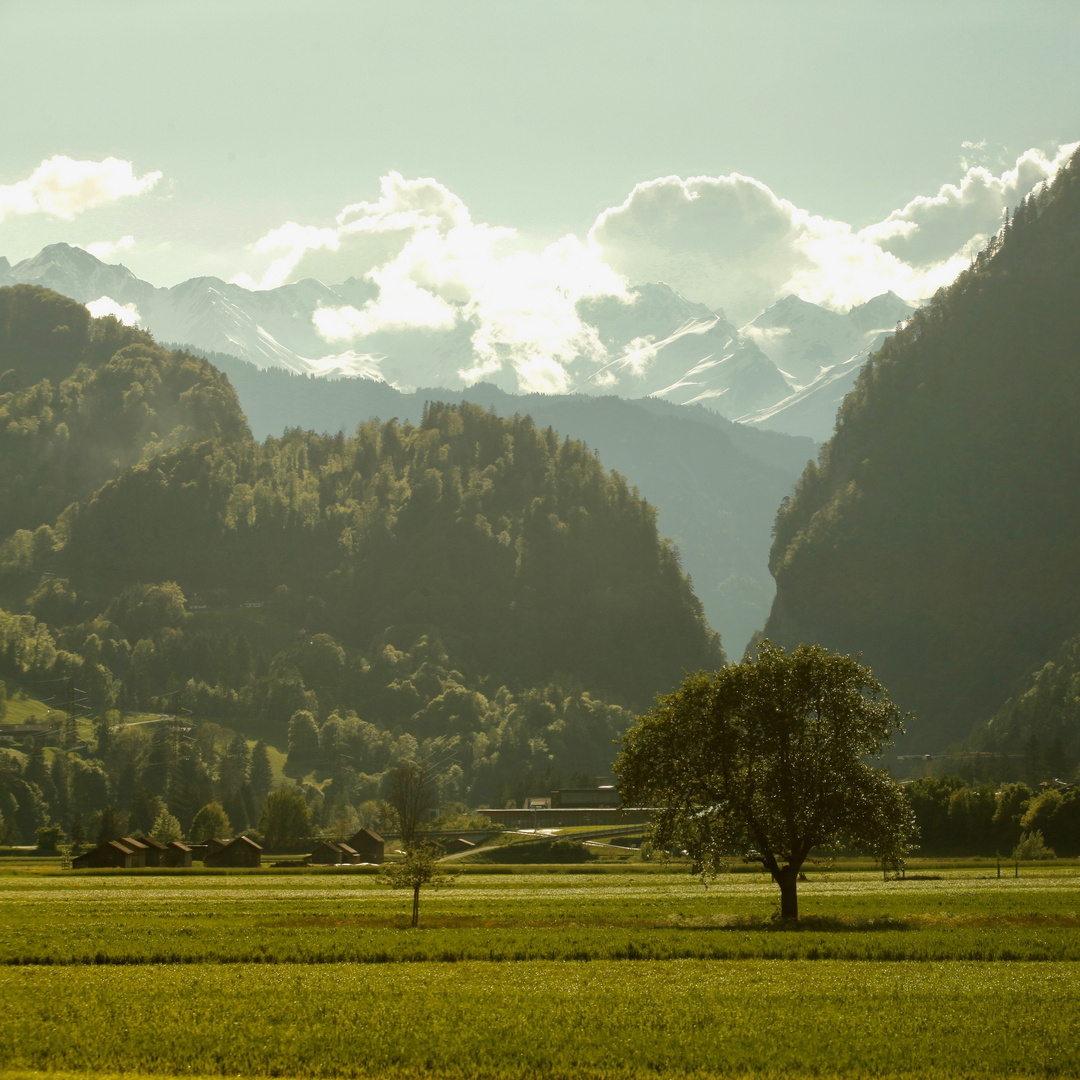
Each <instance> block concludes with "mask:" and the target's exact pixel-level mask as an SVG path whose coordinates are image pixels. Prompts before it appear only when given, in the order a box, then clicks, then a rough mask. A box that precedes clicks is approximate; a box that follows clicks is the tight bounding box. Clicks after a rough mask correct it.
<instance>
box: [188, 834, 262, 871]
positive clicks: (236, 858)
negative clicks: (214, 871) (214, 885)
mask: <svg viewBox="0 0 1080 1080" xmlns="http://www.w3.org/2000/svg"><path fill="white" fill-rule="evenodd" d="M215 844H222V846H221V847H215ZM203 864H204V865H205V866H250V867H255V866H261V865H262V848H261V847H260V846H259V845H258V844H256V843H255V841H254V840H249V839H248V838H247V837H246V836H238V837H237V838H236V839H235V840H230V841H229V842H228V843H223V842H222V841H213V840H211V841H210V847H209V849H208V850H207V852H206V855H205V856H204V858H203Z"/></svg>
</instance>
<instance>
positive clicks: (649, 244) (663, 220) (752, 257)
mask: <svg viewBox="0 0 1080 1080" xmlns="http://www.w3.org/2000/svg"><path fill="white" fill-rule="evenodd" d="M830 224H832V223H826V222H824V220H823V219H821V218H815V217H813V216H812V215H810V214H808V213H807V212H806V211H805V210H800V209H799V208H798V207H797V206H795V205H793V204H792V203H790V202H788V201H787V200H786V199H780V198H778V197H777V196H776V195H774V194H773V192H772V191H771V190H770V189H769V188H768V187H766V185H765V184H763V183H761V182H760V181H759V180H754V179H753V178H751V177H749V176H741V175H739V174H738V173H733V174H732V175H730V176H694V177H690V178H689V179H687V180H683V179H682V178H680V177H678V176H666V177H663V178H661V179H659V180H651V181H648V182H647V183H642V184H638V185H637V187H635V188H634V190H633V191H632V192H631V193H630V194H629V195H628V196H627V198H626V200H625V201H624V202H623V203H622V205H620V206H615V207H611V208H610V209H608V210H605V211H604V212H603V213H602V214H601V215H600V216H599V217H598V218H597V219H596V223H595V224H594V225H593V227H592V230H591V231H590V233H589V239H590V241H591V242H592V243H593V244H594V245H595V246H596V247H597V248H598V249H599V251H600V252H601V254H602V256H603V258H604V260H605V261H606V262H607V263H608V264H609V265H611V266H612V267H614V268H615V269H616V270H618V271H619V272H620V273H622V274H623V275H624V276H625V277H626V278H627V279H628V280H629V281H632V282H634V283H638V282H644V281H666V282H667V283H668V284H669V285H670V286H671V287H672V288H673V289H675V290H676V291H677V292H681V293H682V294H683V295H684V296H686V297H688V298H689V299H692V300H696V301H699V302H701V303H705V304H708V305H709V306H710V307H713V308H719V307H723V308H724V309H725V310H727V311H730V312H731V313H732V314H734V315H735V316H736V317H740V316H742V315H749V314H752V313H756V311H758V310H760V309H761V307H763V306H765V305H767V304H769V303H771V302H772V300H773V299H775V298H776V295H777V292H778V290H779V289H780V288H781V287H782V286H783V284H784V283H785V282H787V281H789V280H790V279H791V278H792V276H793V275H794V274H795V273H797V272H798V271H799V270H802V269H806V268H809V266H810V265H811V264H810V260H809V258H808V256H807V255H806V253H805V252H804V251H803V250H802V249H801V246H800V240H801V239H802V238H803V237H804V236H805V235H806V234H807V233H808V232H810V233H813V232H816V231H822V230H824V229H825V228H827V226H828V225H830Z"/></svg>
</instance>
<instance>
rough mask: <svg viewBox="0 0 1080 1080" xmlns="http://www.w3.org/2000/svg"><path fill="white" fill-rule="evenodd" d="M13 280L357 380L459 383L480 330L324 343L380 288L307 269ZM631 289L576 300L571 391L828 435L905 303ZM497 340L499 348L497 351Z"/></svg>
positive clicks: (215, 345)
mask: <svg viewBox="0 0 1080 1080" xmlns="http://www.w3.org/2000/svg"><path fill="white" fill-rule="evenodd" d="M14 284H34V285H42V286H45V287H47V288H50V289H54V290H55V291H56V292H59V293H63V294H64V295H66V296H70V297H72V298H73V299H76V300H78V301H80V302H81V303H84V304H93V303H94V302H95V301H102V300H111V301H112V302H113V303H114V304H116V305H118V306H119V307H129V308H130V307H133V308H134V309H135V311H136V312H137V317H138V321H139V323H140V325H142V326H144V327H146V328H147V329H149V330H150V331H151V332H152V333H153V334H154V335H155V337H156V338H157V339H158V340H159V341H164V342H176V343H183V344H187V345H190V346H192V347H194V348H197V349H201V350H204V351H207V352H216V353H226V354H230V355H233V356H238V357H240V358H241V359H244V360H247V361H249V362H251V363H253V364H255V365H256V366H258V367H260V368H268V367H279V368H285V369H287V370H290V371H294V372H297V373H303V374H313V375H321V376H353V377H362V378H366V379H371V380H374V381H380V382H386V383H388V384H389V385H391V386H394V387H397V388H399V389H401V390H412V389H414V388H415V387H417V386H427V387H445V388H447V389H459V388H462V387H463V386H466V385H468V384H470V383H471V381H472V380H471V378H467V377H466V376H465V375H463V373H464V372H467V371H470V369H476V367H477V363H476V352H475V347H474V343H473V335H474V332H475V331H476V327H475V325H474V324H473V323H471V322H470V321H469V319H468V318H466V317H465V315H464V312H463V314H462V316H461V317H460V318H458V319H457V321H456V323H455V325H454V326H453V327H452V328H451V329H448V330H440V331H438V332H434V333H433V332H431V331H430V330H424V329H409V328H402V327H391V328H389V329H383V330H382V331H378V332H375V333H372V334H369V335H368V336H367V337H364V338H363V339H362V343H361V347H362V351H359V350H348V351H345V352H333V351H332V350H331V349H330V347H329V346H328V345H327V342H326V340H325V339H324V338H323V337H321V336H320V334H319V332H318V331H317V329H316V325H315V321H314V320H315V315H316V312H318V311H319V310H320V309H331V310H336V309H341V308H345V307H352V308H354V309H362V308H363V306H364V304H365V303H367V302H368V301H370V300H374V299H375V298H376V297H377V296H378V286H376V285H374V284H372V283H371V282H368V281H362V280H357V279H350V280H349V281H346V282H343V283H341V284H338V285H332V286H331V285H326V284H324V283H323V282H321V281H316V280H314V279H311V278H309V279H305V280H302V281H297V282H294V283H292V284H288V285H283V286H280V287H279V288H276V289H268V290H264V291H253V290H249V289H245V288H243V287H241V286H239V285H235V284H230V283H228V282H225V281H222V280H221V279H220V278H214V277H199V278H191V279H189V280H188V281H184V282H182V283H181V284H179V285H175V286H173V287H172V288H167V289H166V288H157V287H155V286H154V285H152V284H150V283H149V282H146V281H142V280H140V279H139V278H137V277H136V276H135V275H134V274H132V272H131V271H130V270H128V269H127V268H126V267H124V266H122V265H109V264H107V263H103V262H101V260H99V259H97V258H95V257H94V256H93V255H91V254H90V253H89V252H87V251H84V250H83V249H81V248H77V247H71V246H69V245H67V244H53V245H51V246H49V247H47V248H44V249H43V250H42V251H41V252H39V253H38V254H37V255H35V256H33V257H32V258H29V259H24V260H23V261H22V262H20V263H17V264H16V265H15V266H11V265H10V264H9V263H8V261H7V260H6V259H0V285H14ZM629 297H630V299H629V301H627V300H626V299H622V298H619V297H615V296H609V297H601V298H598V299H590V300H585V301H581V302H580V303H579V304H578V306H577V314H578V317H579V318H580V320H581V322H582V324H583V325H584V326H585V327H586V329H587V331H588V333H589V334H594V335H595V342H596V343H597V346H598V347H597V348H593V349H590V350H588V355H580V356H578V357H576V359H575V360H574V361H573V362H572V363H570V364H569V365H568V367H567V369H566V373H567V376H568V382H569V385H568V386H567V389H569V390H572V391H576V392H578V393H587V394H617V395H620V396H622V397H627V398H640V397H649V396H651V397H657V398H662V399H664V400H667V401H670V402H672V403H674V404H679V405H689V404H700V405H704V406H706V407H707V408H709V409H712V410H713V411H715V412H717V413H719V414H721V415H722V416H725V417H727V418H729V419H740V420H742V421H743V422H746V423H753V424H758V425H761V426H764V427H769V428H773V429H775V430H779V431H784V432H789V433H791V434H804V435H811V437H813V438H815V439H818V440H823V439H825V438H827V437H828V436H829V434H830V433H831V430H832V423H833V419H834V417H835V414H836V405H837V403H838V402H839V399H840V398H842V397H843V394H844V393H846V392H847V390H848V389H849V388H850V386H851V383H852V382H853V381H854V378H855V375H856V374H857V373H858V369H859V368H860V367H861V366H862V363H863V362H864V361H865V358H866V355H867V353H868V350H869V349H870V348H871V347H872V346H874V343H875V342H879V341H880V338H881V335H882V334H883V333H884V332H887V331H888V330H891V329H892V327H893V326H894V325H895V323H896V322H897V320H899V319H903V318H906V317H907V316H908V315H909V314H910V313H911V311H912V308H911V307H910V305H908V304H905V303H904V301H902V300H901V299H900V298H899V297H896V296H894V295H893V294H891V293H888V294H885V295H884V296H880V297H877V298H875V299H874V300H871V301H869V302H868V303H866V304H863V305H862V306H861V307H857V308H853V309H852V310H851V311H849V312H848V313H847V314H839V313H837V312H834V311H828V310H826V309H825V308H821V307H818V306H816V305H814V304H810V303H807V302H806V301H804V300H800V299H798V298H797V297H794V296H789V297H786V298H785V299H783V300H781V301H779V302H778V303H776V304H774V305H773V306H772V307H771V308H769V310H768V311H766V312H764V313H763V314H762V315H760V316H759V317H758V318H757V319H755V320H754V321H753V322H752V323H750V324H748V325H747V326H745V327H743V328H742V329H741V330H740V329H738V328H736V327H735V326H734V325H732V324H731V323H730V322H728V320H727V319H726V317H725V315H724V313H723V311H720V310H712V309H710V308H708V307H706V306H705V305H703V304H697V303H693V302H692V301H689V300H687V299H686V298H685V297H682V296H680V295H679V294H678V293H677V292H675V291H674V290H673V289H671V288H670V287H669V286H667V285H665V284H663V283H662V282H655V283H652V284H646V285H638V286H634V287H633V288H631V289H630V290H629ZM875 347H876V346H875ZM500 348H501V347H500V346H499V345H498V343H496V352H497V353H499V352H500ZM481 377H482V378H483V379H484V380H485V381H487V382H491V383H494V384H495V385H496V386H499V387H500V388H501V389H503V390H505V391H507V392H511V393H515V392H519V390H520V389H521V388H520V387H519V385H518V374H517V372H516V370H515V369H514V366H513V364H512V363H510V362H509V360H507V362H505V363H503V365H502V367H501V369H500V370H496V371H492V370H491V366H490V365H488V366H487V367H486V368H485V369H484V370H483V372H482V374H481Z"/></svg>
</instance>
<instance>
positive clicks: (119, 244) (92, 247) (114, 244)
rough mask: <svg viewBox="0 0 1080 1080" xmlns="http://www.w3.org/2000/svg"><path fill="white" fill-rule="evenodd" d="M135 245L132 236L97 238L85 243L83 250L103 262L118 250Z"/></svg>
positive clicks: (124, 249)
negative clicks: (92, 242) (95, 241)
mask: <svg viewBox="0 0 1080 1080" xmlns="http://www.w3.org/2000/svg"><path fill="white" fill-rule="evenodd" d="M134 246H135V237H134V236H121V237H120V239H119V240H99V241H98V242H97V243H95V244H87V245H86V248H85V250H86V251H88V252H90V254H91V255H93V256H94V258H95V259H101V261H102V262H105V261H106V260H107V259H111V258H112V257H113V256H114V255H116V254H117V253H118V252H120V251H127V249H128V248H131V247H134Z"/></svg>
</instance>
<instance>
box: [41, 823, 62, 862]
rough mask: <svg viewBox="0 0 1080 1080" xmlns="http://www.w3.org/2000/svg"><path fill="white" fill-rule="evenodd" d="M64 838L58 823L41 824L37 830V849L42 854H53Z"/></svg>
mask: <svg viewBox="0 0 1080 1080" xmlns="http://www.w3.org/2000/svg"><path fill="white" fill-rule="evenodd" d="M63 839H64V830H63V829H62V828H60V826H59V825H42V826H41V828H40V829H38V831H37V849H38V851H40V852H41V853H42V854H44V855H55V854H56V852H57V851H58V850H59V846H60V843H61V842H62V841H63Z"/></svg>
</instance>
